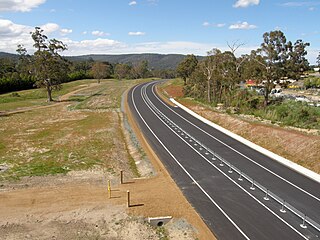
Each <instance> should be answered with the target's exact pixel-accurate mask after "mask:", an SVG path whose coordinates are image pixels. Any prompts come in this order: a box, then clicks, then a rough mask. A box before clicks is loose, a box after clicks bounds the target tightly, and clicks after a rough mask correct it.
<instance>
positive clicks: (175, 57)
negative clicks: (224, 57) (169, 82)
mask: <svg viewBox="0 0 320 240" xmlns="http://www.w3.org/2000/svg"><path fill="white" fill-rule="evenodd" d="M185 57H186V55H182V54H156V53H143V54H121V55H104V54H101V55H100V54H91V55H82V56H68V57H66V58H67V59H69V60H70V61H83V60H89V59H93V60H94V61H107V62H110V63H113V64H114V63H132V64H136V63H138V62H141V61H143V60H147V61H148V63H149V67H150V68H151V69H156V70H161V69H175V68H176V67H177V65H178V64H179V63H180V62H181V61H182V60H183V59H184V58H185ZM0 58H17V55H16V54H11V53H5V52H0ZM198 58H199V59H201V58H203V57H200V56H199V57H198Z"/></svg>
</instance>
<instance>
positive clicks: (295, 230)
mask: <svg viewBox="0 0 320 240" xmlns="http://www.w3.org/2000/svg"><path fill="white" fill-rule="evenodd" d="M148 85H149V84H147V85H146V86H148ZM145 95H146V96H145V98H146V99H147V98H148V96H147V94H146V93H145ZM142 99H143V101H144V102H145V104H146V105H147V107H148V108H149V109H150V110H151V111H152V112H153V114H154V115H155V116H156V117H157V118H158V119H159V120H160V121H161V122H163V124H164V125H165V126H166V127H167V128H168V129H170V130H171V131H172V132H173V133H174V134H175V135H176V136H177V137H179V138H180V139H181V140H182V141H183V142H185V143H186V144H187V145H188V146H189V147H190V148H191V149H192V150H193V151H195V152H196V153H197V154H198V155H199V156H200V157H202V158H203V159H204V160H205V161H206V162H208V163H209V164H210V165H211V166H213V167H214V168H215V169H217V170H218V171H219V172H220V173H221V174H223V175H224V176H225V177H226V178H228V179H229V180H230V181H231V182H233V183H234V184H235V185H236V186H238V187H239V188H240V189H241V190H243V191H244V192H245V193H247V194H248V195H249V196H250V197H251V198H253V199H254V200H255V201H257V202H258V203H259V204H260V205H261V206H263V207H264V208H265V209H267V210H268V211H269V212H270V213H271V214H273V215H274V216H275V217H277V218H278V219H279V220H280V221H282V222H283V223H284V224H285V225H287V226H288V227H289V228H291V229H292V230H293V231H294V232H296V233H297V234H298V235H300V236H301V237H302V238H304V239H306V240H308V238H307V237H305V236H304V235H303V234H302V233H300V232H299V231H298V230H297V229H296V228H295V227H293V226H292V225H290V224H289V223H288V222H286V221H285V220H284V219H282V218H281V217H280V216H279V215H278V214H276V213H275V212H274V211H272V210H271V209H270V208H269V207H267V206H266V205H265V204H263V203H262V202H261V201H260V200H259V199H257V198H256V197H255V196H253V195H252V194H251V193H250V192H248V191H247V190H246V189H244V188H243V187H242V186H241V185H239V184H238V183H237V182H236V181H234V180H233V179H232V178H231V177H230V176H228V175H227V174H226V173H224V172H223V171H222V170H221V169H220V168H218V167H217V166H215V165H214V164H213V163H212V162H210V161H209V160H208V159H207V158H206V157H205V156H203V154H201V153H200V152H199V151H198V150H197V149H196V148H194V147H193V146H192V145H191V144H190V143H189V142H187V141H186V140H185V139H184V138H182V137H181V136H180V135H179V134H177V133H176V132H175V131H173V129H171V128H170V127H168V125H167V124H166V123H165V122H164V121H163V120H162V119H161V118H160V117H159V116H158V115H157V114H156V113H155V112H154V110H153V109H151V107H150V106H149V105H148V104H147V102H146V101H145V100H144V98H143V97H142ZM147 101H150V103H149V104H152V105H153V106H154V108H155V109H157V110H159V109H158V108H157V107H156V106H155V105H154V104H153V103H152V102H151V100H150V99H149V98H148V100H147Z"/></svg>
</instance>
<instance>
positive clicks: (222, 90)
mask: <svg viewBox="0 0 320 240" xmlns="http://www.w3.org/2000/svg"><path fill="white" fill-rule="evenodd" d="M241 45H242V44H239V43H237V42H235V43H233V44H228V46H229V50H228V51H225V52H222V51H221V50H219V49H216V48H215V49H213V50H211V51H209V52H208V54H207V56H206V57H205V59H204V60H202V61H198V60H197V58H196V57H195V56H194V55H188V56H187V57H186V58H185V59H184V60H183V61H182V62H181V63H180V64H179V65H178V67H177V74H178V76H179V77H181V78H182V79H183V81H184V92H185V94H186V96H190V97H194V98H196V99H198V100H201V101H205V102H208V103H211V104H217V103H222V104H224V105H225V106H226V107H230V106H233V107H237V106H239V104H240V103H241V102H248V101H249V100H250V99H248V98H249V97H250V94H248V93H246V90H243V89H240V88H239V83H240V82H243V81H245V80H248V79H254V80H255V81H256V82H257V83H258V84H259V83H260V84H263V89H264V91H263V96H264V101H263V105H264V106H265V107H266V106H267V105H268V103H269V94H270V92H271V90H272V88H273V87H274V81H279V80H280V79H286V78H290V79H294V80H298V79H300V77H301V75H302V74H303V73H304V72H305V71H306V70H309V68H310V66H309V62H308V60H307V59H306V55H307V50H306V48H307V47H308V46H310V44H309V43H307V42H304V41H302V40H301V39H298V40H296V41H295V42H291V41H288V40H287V38H286V37H285V35H284V33H283V32H281V31H271V32H266V33H264V34H263V42H262V43H261V45H260V47H259V48H258V49H256V50H252V51H251V53H250V54H245V55H242V56H240V57H236V56H235V52H236V51H237V49H238V48H239V47H240V46H241ZM317 63H318V64H319V65H320V53H319V56H318V58H317ZM252 104H253V105H255V104H257V100H256V99H255V100H254V102H253V103H252Z"/></svg>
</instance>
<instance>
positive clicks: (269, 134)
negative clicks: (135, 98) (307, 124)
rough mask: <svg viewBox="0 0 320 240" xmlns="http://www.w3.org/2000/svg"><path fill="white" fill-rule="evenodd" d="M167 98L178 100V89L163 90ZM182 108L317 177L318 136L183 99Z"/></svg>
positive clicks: (319, 163)
mask: <svg viewBox="0 0 320 240" xmlns="http://www.w3.org/2000/svg"><path fill="white" fill-rule="evenodd" d="M164 91H165V92H166V94H167V95H169V96H171V97H182V96H183V93H182V87H181V86H180V87H179V86H173V85H168V86H166V87H165V88H164ZM179 101H180V102H181V103H182V104H184V105H185V106H187V107H188V108H190V109H191V110H193V111H194V112H196V113H198V114H199V115H201V116H203V117H205V118H207V119H209V120H211V121H212V122H214V123H216V124H218V125H220V126H222V127H224V128H226V129H228V130H230V131H232V132H234V133H236V134H238V135H240V136H242V137H244V138H246V139H248V140H250V141H252V142H254V143H256V144H257V145H260V146H262V147H264V148H266V149H268V150H270V151H272V152H274V153H276V154H278V155H280V156H282V157H285V158H287V159H289V160H291V161H293V162H296V163H298V164H300V165H302V166H304V167H306V168H308V169H311V170H313V171H315V172H317V173H320V134H319V132H318V131H317V130H315V131H312V130H307V129H293V128H292V129H290V128H282V127H278V126H275V125H272V124H270V123H263V122H261V121H259V120H257V119H255V118H251V117H249V116H238V115H228V114H225V113H221V112H219V111H218V110H217V109H209V108H208V107H205V106H201V105H200V104H195V103H194V102H192V101H188V100H186V99H180V100H179Z"/></svg>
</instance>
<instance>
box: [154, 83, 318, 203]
mask: <svg viewBox="0 0 320 240" xmlns="http://www.w3.org/2000/svg"><path fill="white" fill-rule="evenodd" d="M152 93H153V95H154V96H155V97H156V98H157V99H158V100H159V102H160V103H161V104H163V105H164V106H165V107H166V108H168V109H169V110H170V111H172V112H173V113H175V114H176V115H177V116H179V117H180V118H182V119H183V120H185V121H186V122H188V123H189V124H191V125H192V126H194V127H195V128H197V129H199V130H200V131H202V132H203V133H205V134H206V135H208V136H209V137H211V138H213V139H214V140H216V141H218V142H220V143H221V144H223V145H224V146H226V147H228V148H229V149H231V150H232V151H234V152H236V153H238V154H239V155H241V156H243V157H244V158H246V159H248V160H249V161H251V162H252V163H254V164H256V165H257V166H259V167H261V168H262V169H264V170H266V171H268V172H269V173H271V174H272V175H274V176H276V177H278V178H279V179H281V180H282V181H284V182H286V183H288V184H289V185H291V186H293V187H295V188H297V189H298V190H300V191H302V192H304V193H305V194H307V195H309V196H310V197H312V198H314V199H315V200H317V201H319V202H320V198H318V197H316V196H314V195H313V194H312V193H309V192H308V191H306V190H304V189H303V188H301V187H299V186H297V185H295V184H294V183H292V182H290V181H289V180H287V179H285V178H283V177H281V176H280V175H278V174H276V173H275V172H273V171H271V170H270V169H268V168H266V167H265V166H263V165H261V164H260V163H257V162H256V161H254V160H253V159H251V158H249V157H248V156H246V155H244V154H243V153H241V152H239V151H238V150H236V149H234V148H233V147H231V146H229V145H228V144H226V143H224V142H223V141H221V140H219V139H218V138H216V137H214V136H212V135H211V134H210V133H208V132H206V131H205V130H203V129H201V128H200V127H198V126H197V125H195V124H194V123H192V122H190V121H189V120H188V119H186V118H184V117H183V116H181V115H180V114H179V113H177V112H175V111H173V110H172V109H171V108H169V107H168V106H167V105H166V104H165V103H164V102H163V101H162V100H161V99H160V98H159V97H158V96H157V95H156V94H155V92H154V85H153V86H152Z"/></svg>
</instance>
